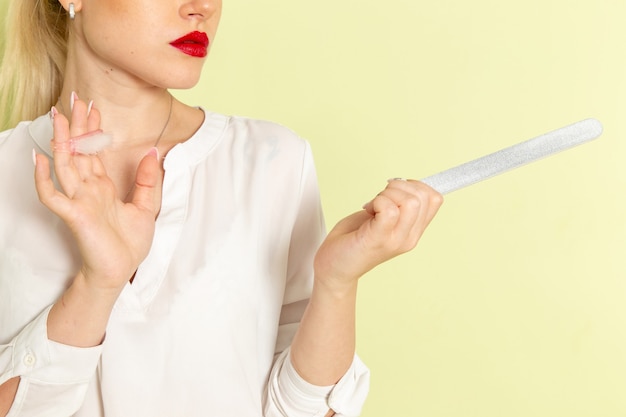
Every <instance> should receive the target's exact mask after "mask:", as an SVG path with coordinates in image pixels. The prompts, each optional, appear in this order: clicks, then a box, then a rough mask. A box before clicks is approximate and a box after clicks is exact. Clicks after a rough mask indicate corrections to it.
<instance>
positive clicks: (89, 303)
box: [48, 273, 122, 347]
mask: <svg viewBox="0 0 626 417" xmlns="http://www.w3.org/2000/svg"><path fill="white" fill-rule="evenodd" d="M121 290H122V288H107V289H99V288H94V287H93V286H91V285H89V284H88V283H87V282H86V280H85V277H84V276H83V275H82V273H79V274H78V275H77V276H76V278H75V279H74V281H73V282H72V285H71V286H70V287H69V288H68V289H67V290H66V291H65V293H63V295H62V296H61V298H60V299H59V300H58V301H57V302H56V303H55V304H54V306H52V309H51V310H50V313H49V315H48V338H49V339H50V340H52V341H55V342H58V343H62V344H65V345H70V346H75V347H92V346H97V345H99V344H101V343H102V340H103V338H104V334H105V332H106V326H107V324H108V321H109V316H110V315H111V311H112V309H113V306H114V305H115V301H116V300H117V297H118V296H119V294H120V292H121Z"/></svg>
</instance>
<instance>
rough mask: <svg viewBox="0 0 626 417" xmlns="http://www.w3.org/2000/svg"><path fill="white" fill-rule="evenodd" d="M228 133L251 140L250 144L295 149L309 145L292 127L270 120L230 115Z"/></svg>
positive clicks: (234, 136)
mask: <svg viewBox="0 0 626 417" xmlns="http://www.w3.org/2000/svg"><path fill="white" fill-rule="evenodd" d="M226 133H227V134H229V135H231V136H232V137H233V138H237V139H241V140H245V141H247V142H249V145H253V144H258V145H261V146H265V145H272V146H281V147H284V148H292V149H293V150H298V149H299V150H302V149H303V148H304V147H306V146H307V141H306V140H304V139H303V138H302V137H300V136H299V135H298V134H297V133H296V132H294V131H293V130H292V129H290V128H288V127H286V126H283V125H281V124H279V123H275V122H272V121H268V120H259V119H252V118H248V117H241V116H230V117H229V118H228V125H227V129H226Z"/></svg>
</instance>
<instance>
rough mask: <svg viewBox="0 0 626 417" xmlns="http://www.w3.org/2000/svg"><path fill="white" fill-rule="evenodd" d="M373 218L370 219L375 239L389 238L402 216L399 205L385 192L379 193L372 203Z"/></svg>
mask: <svg viewBox="0 0 626 417" xmlns="http://www.w3.org/2000/svg"><path fill="white" fill-rule="evenodd" d="M371 207H372V211H373V213H374V214H373V216H374V217H373V218H372V220H371V221H370V223H369V224H370V229H371V231H372V232H373V233H374V234H375V236H373V237H374V238H375V239H388V238H390V237H391V235H392V233H393V230H394V228H395V226H396V224H397V223H398V219H399V218H400V209H399V207H398V205H397V204H396V203H395V202H394V201H393V200H392V199H391V198H389V197H388V196H387V195H385V194H384V193H380V194H378V195H377V196H376V197H375V198H374V199H373V200H372V203H371Z"/></svg>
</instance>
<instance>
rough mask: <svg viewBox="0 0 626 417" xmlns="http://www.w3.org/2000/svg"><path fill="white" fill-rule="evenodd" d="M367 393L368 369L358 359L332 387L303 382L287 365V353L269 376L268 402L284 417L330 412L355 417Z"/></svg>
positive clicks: (288, 354)
mask: <svg viewBox="0 0 626 417" xmlns="http://www.w3.org/2000/svg"><path fill="white" fill-rule="evenodd" d="M368 391H369V370H368V369H367V367H366V366H365V365H364V364H363V362H361V360H360V359H359V357H358V356H356V355H355V356H354V360H353V361H352V364H351V365H350V368H349V369H348V371H347V372H346V373H345V375H344V376H343V377H342V378H341V379H340V380H339V382H337V384H335V385H330V386H323V387H322V386H317V385H313V384H311V383H309V382H307V381H305V380H304V379H303V378H302V377H301V376H300V375H299V374H298V372H297V371H296V370H295V368H294V367H293V364H292V363H291V358H290V350H289V349H287V350H286V351H284V352H283V353H282V354H281V355H280V356H279V357H278V358H277V360H276V363H275V365H274V370H273V372H272V376H271V377H270V394H269V395H270V400H271V401H272V402H274V404H273V405H274V406H275V407H276V409H278V410H280V414H278V415H284V416H314V417H317V416H320V417H323V416H325V415H326V413H327V412H328V410H329V409H332V410H333V411H334V412H335V413H336V416H337V417H356V416H359V415H360V414H361V409H362V408H363V404H364V403H365V399H366V398H367V393H368Z"/></svg>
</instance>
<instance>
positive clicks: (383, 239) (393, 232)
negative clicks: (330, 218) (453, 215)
mask: <svg viewBox="0 0 626 417" xmlns="http://www.w3.org/2000/svg"><path fill="white" fill-rule="evenodd" d="M442 203H443V197H442V195H441V194H439V193H438V192H437V191H435V190H434V189H432V188H431V187H429V186H427V185H426V184H424V183H422V182H419V181H413V180H408V181H406V180H399V179H394V180H390V181H389V183H388V185H387V187H386V188H385V189H384V190H383V191H382V192H381V193H379V194H378V195H377V196H376V197H375V198H374V199H373V200H372V201H370V202H369V203H367V204H366V205H365V206H364V207H363V210H362V211H359V212H356V213H354V214H352V215H350V216H348V217H346V218H345V219H343V220H341V221H340V222H339V223H337V225H336V226H335V227H334V228H333V229H332V230H331V231H330V233H329V234H328V236H327V237H326V239H325V240H324V242H323V243H322V245H321V246H320V248H319V250H318V252H317V254H316V256H315V265H314V267H315V278H316V280H317V281H319V280H323V281H324V283H325V284H328V285H331V288H336V289H338V290H341V289H342V288H349V287H354V286H356V283H357V281H358V279H359V278H360V277H361V276H362V275H363V274H365V273H366V272H367V271H369V270H371V269H372V268H374V267H375V266H377V265H379V264H381V263H383V262H385V261H387V260H389V259H391V258H393V257H395V256H397V255H400V254H402V253H405V252H408V251H410V250H411V249H413V248H414V247H415V246H416V245H417V242H418V241H419V239H420V237H421V236H422V234H423V233H424V230H425V229H426V227H427V226H428V224H429V223H430V221H431V220H432V219H433V217H434V216H435V214H436V213H437V210H439V207H440V206H441V204H442Z"/></svg>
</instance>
